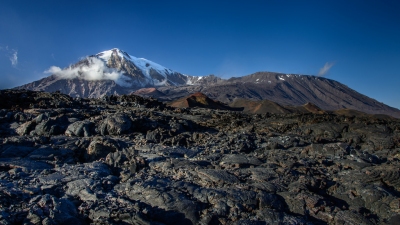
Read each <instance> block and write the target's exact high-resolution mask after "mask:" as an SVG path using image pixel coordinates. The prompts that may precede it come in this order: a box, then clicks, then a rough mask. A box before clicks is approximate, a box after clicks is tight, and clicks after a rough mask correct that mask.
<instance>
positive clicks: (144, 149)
mask: <svg viewBox="0 0 400 225" xmlns="http://www.w3.org/2000/svg"><path fill="white" fill-rule="evenodd" d="M4 93H5V94H7V97H9V98H10V99H13V100H14V101H15V102H16V103H18V106H17V104H14V105H13V104H12V103H11V102H10V101H8V100H7V101H4V102H2V103H1V104H2V107H3V108H2V109H0V224H228V225H231V224H396V223H397V222H398V219H399V213H400V206H399V199H400V194H399V193H400V172H399V167H400V121H399V120H397V119H393V118H390V117H383V118H382V117H372V116H368V115H364V114H360V115H358V114H357V115H351V116H346V115H337V114H331V113H328V112H324V113H320V114H315V113H307V112H302V113H300V114H293V113H292V114H272V113H267V114H259V115H249V114H244V113H239V112H230V111H221V110H212V109H202V108H188V109H173V108H169V107H166V106H165V105H164V104H162V103H159V102H157V101H155V100H154V99H148V100H147V99H144V98H141V97H137V96H133V95H130V96H108V97H104V98H102V99H71V98H68V97H65V96H64V97H63V95H61V94H59V93H53V94H50V93H42V92H29V91H5V92H3V94H4Z"/></svg>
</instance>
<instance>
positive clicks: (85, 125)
mask: <svg viewBox="0 0 400 225" xmlns="http://www.w3.org/2000/svg"><path fill="white" fill-rule="evenodd" d="M93 127H94V124H93V123H92V122H89V121H76V122H74V123H72V124H70V125H69V126H68V127H67V130H66V131H65V135H67V136H78V137H89V136H91V135H92V128H93Z"/></svg>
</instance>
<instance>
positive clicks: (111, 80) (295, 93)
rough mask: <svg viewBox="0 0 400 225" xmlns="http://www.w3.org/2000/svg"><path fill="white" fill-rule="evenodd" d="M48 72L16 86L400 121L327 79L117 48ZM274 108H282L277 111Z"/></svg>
mask: <svg viewBox="0 0 400 225" xmlns="http://www.w3.org/2000/svg"><path fill="white" fill-rule="evenodd" d="M48 72H49V73H51V75H50V76H48V77H46V78H43V79H41V80H38V81H34V82H32V83H29V84H26V85H22V86H20V87H16V88H17V89H28V90H34V91H47V92H55V91H60V92H61V93H64V94H68V95H70V96H72V97H90V98H97V97H102V96H104V95H122V94H131V93H134V94H137V95H140V96H145V97H154V98H158V99H159V100H161V101H174V100H178V99H181V98H184V97H186V96H189V95H191V94H194V93H197V92H201V93H204V94H205V95H206V96H207V97H209V98H210V99H213V100H215V101H219V102H221V103H224V104H226V105H231V104H233V102H235V101H236V100H237V99H248V100H252V101H261V100H268V101H271V102H274V103H277V104H279V105H280V106H296V107H297V106H303V105H304V108H305V110H308V111H310V110H311V111H312V110H317V111H318V110H321V113H322V111H334V110H339V109H347V110H356V111H360V112H365V113H368V114H385V115H390V116H393V117H396V118H400V110H399V109H396V108H393V107H390V106H388V105H385V104H383V103H381V102H378V101H376V100H375V99H372V98H369V97H367V96H365V95H363V94H360V93H358V92H356V91H354V90H353V89H351V88H349V87H348V86H346V85H344V84H342V83H339V82H337V81H334V80H331V79H327V78H324V77H317V76H309V75H298V74H284V73H274V72H257V73H254V74H251V75H247V76H243V77H233V78H230V79H221V78H219V77H216V76H214V75H208V76H202V77H197V76H190V75H185V74H182V73H179V72H176V71H174V70H171V69H168V68H166V67H164V66H161V65H159V64H157V63H155V62H152V61H150V60H147V59H144V58H136V57H134V56H132V55H129V54H128V53H127V52H125V51H122V50H120V49H117V48H114V49H111V50H107V51H103V52H100V53H98V54H95V55H91V56H89V57H86V58H85V59H83V60H81V61H79V62H77V63H76V64H74V65H71V66H69V67H67V68H64V69H61V68H58V67H52V68H50V69H49V70H48ZM249 104H250V103H249ZM252 104H256V103H252ZM257 104H259V103H257ZM268 104H270V105H271V104H272V103H267V101H265V102H264V103H261V104H260V105H258V106H257V107H258V109H257V107H253V109H252V110H253V111H254V110H255V111H260V112H261V111H268V110H267V109H266V108H265V107H266V106H265V105H268ZM306 104H308V105H306ZM273 108H274V107H273ZM249 110H250V109H249ZM274 110H283V109H279V107H275V109H274ZM286 110H289V109H286Z"/></svg>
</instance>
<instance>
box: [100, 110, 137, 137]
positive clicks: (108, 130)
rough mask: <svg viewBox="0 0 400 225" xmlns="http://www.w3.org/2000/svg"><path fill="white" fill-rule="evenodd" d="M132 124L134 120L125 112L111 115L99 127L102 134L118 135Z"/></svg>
mask: <svg viewBox="0 0 400 225" xmlns="http://www.w3.org/2000/svg"><path fill="white" fill-rule="evenodd" d="M131 126H132V120H131V119H130V118H129V117H128V116H127V115H125V114H121V113H119V114H115V115H110V116H108V117H107V118H106V119H104V120H103V122H102V123H101V125H100V127H99V132H100V134H101V135H107V134H110V135H116V134H123V133H125V132H127V131H128V130H129V129H130V128H131Z"/></svg>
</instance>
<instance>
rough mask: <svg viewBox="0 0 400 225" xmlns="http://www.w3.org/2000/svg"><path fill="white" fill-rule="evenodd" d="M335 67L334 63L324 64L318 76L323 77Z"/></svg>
mask: <svg viewBox="0 0 400 225" xmlns="http://www.w3.org/2000/svg"><path fill="white" fill-rule="evenodd" d="M333 65H335V62H326V63H325V65H324V67H322V68H321V69H320V70H319V72H318V76H320V77H323V76H325V74H327V73H328V71H329V70H330V69H331V68H332V66H333Z"/></svg>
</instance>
